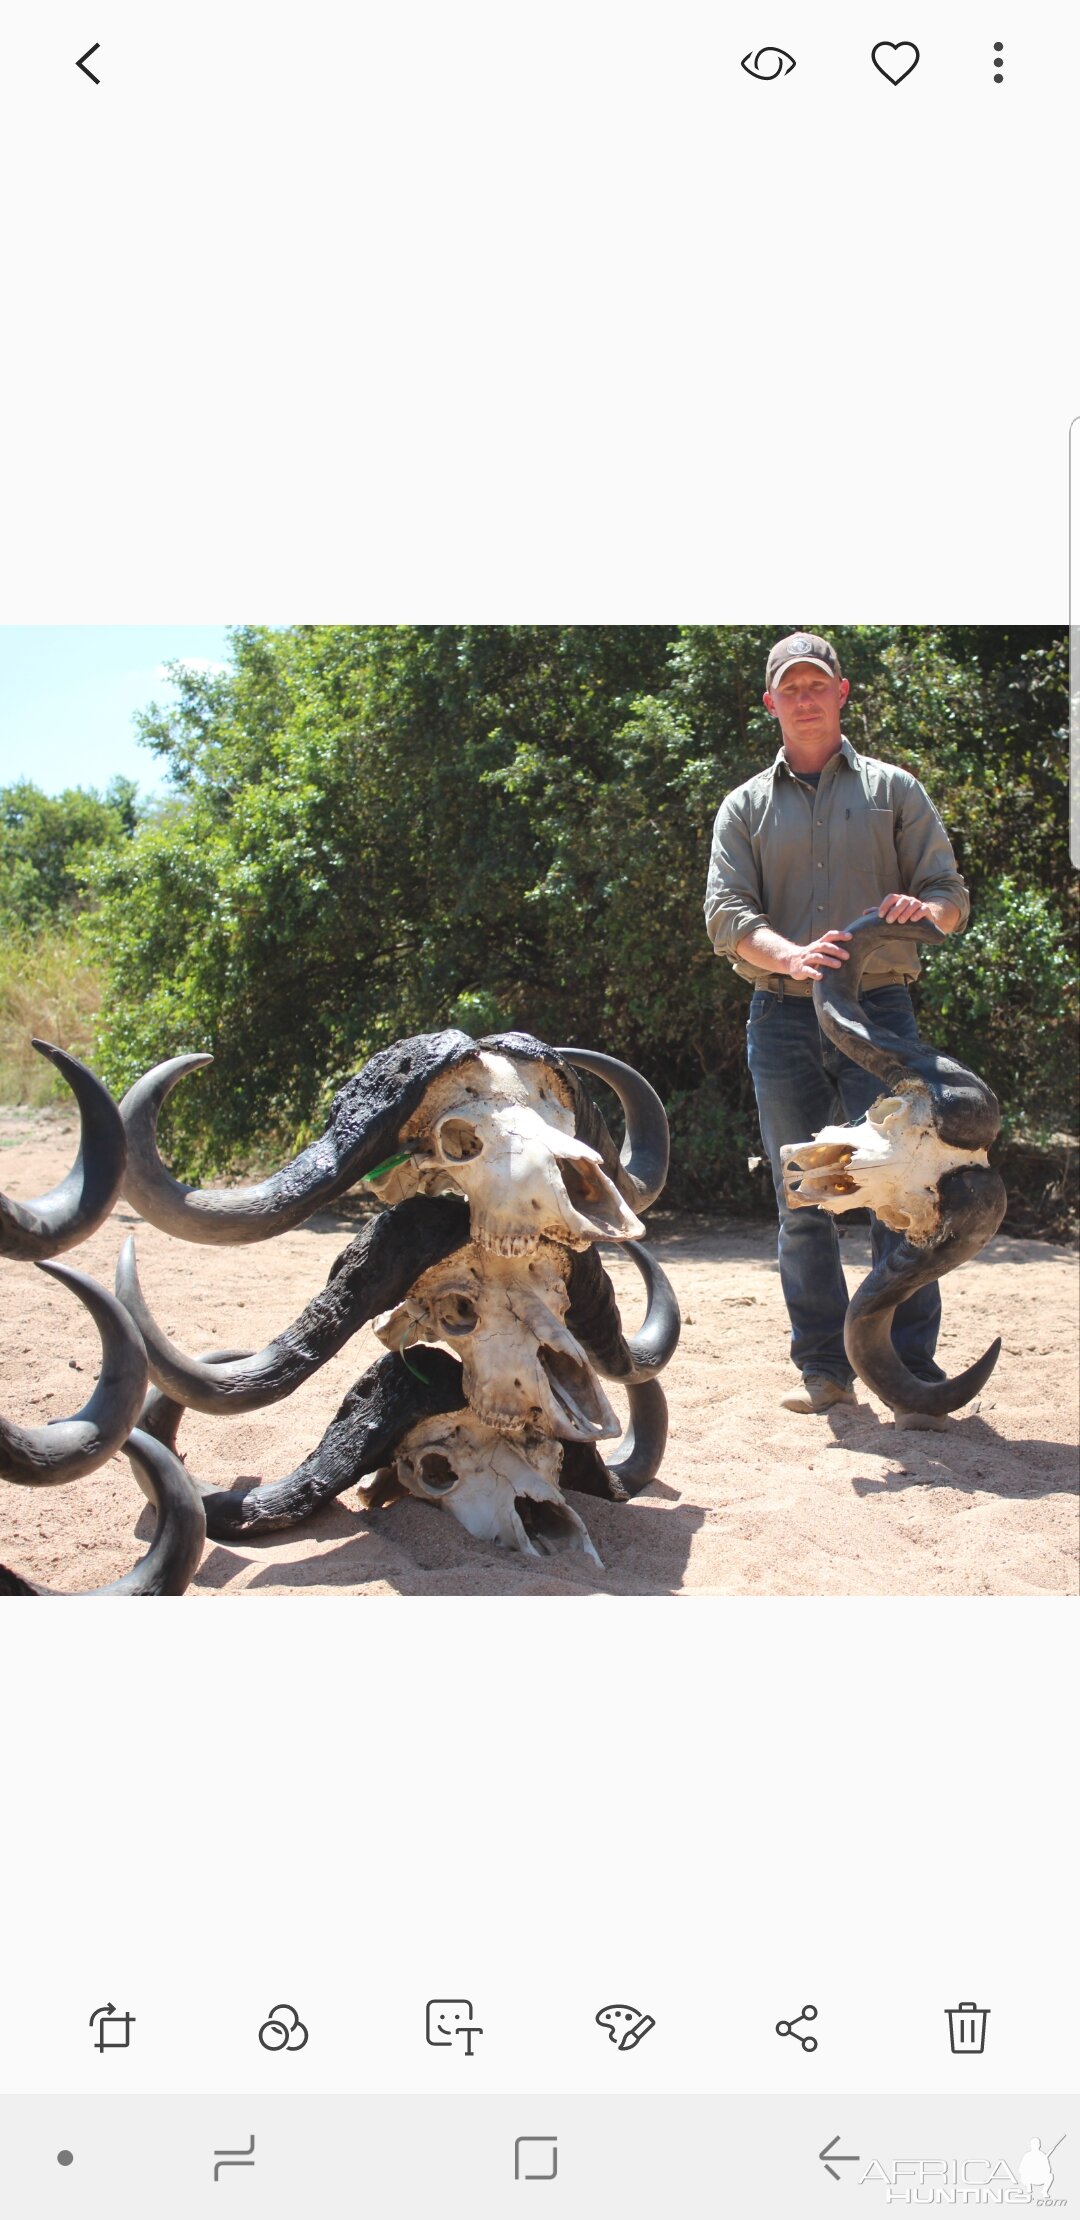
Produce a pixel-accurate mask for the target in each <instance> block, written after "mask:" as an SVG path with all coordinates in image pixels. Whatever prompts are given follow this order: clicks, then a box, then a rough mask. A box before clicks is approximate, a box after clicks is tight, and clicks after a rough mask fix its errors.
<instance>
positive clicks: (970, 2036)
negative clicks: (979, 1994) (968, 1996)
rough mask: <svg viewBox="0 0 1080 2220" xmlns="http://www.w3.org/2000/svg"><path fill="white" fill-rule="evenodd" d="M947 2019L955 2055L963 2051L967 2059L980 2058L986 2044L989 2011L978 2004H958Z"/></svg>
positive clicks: (947, 2013)
mask: <svg viewBox="0 0 1080 2220" xmlns="http://www.w3.org/2000/svg"><path fill="white" fill-rule="evenodd" d="M945 2017H946V2019H947V2020H948V2022H949V2047H950V2049H951V2050H952V2052H953V2055H954V2056H955V2055H956V2054H957V2053H958V2052H959V2051H963V2053H964V2056H965V2057H968V2056H971V2057H978V2056H979V2055H980V2053H981V2051H982V2048H983V2045H984V2043H985V2042H986V2022H987V2020H988V2019H989V2017H990V2014H989V2011H988V2010H987V2011H983V2010H982V2009H981V2007H980V2006H979V2005H977V2004H957V2005H954V2006H953V2008H952V2010H951V2011H947V2012H946V2014H945Z"/></svg>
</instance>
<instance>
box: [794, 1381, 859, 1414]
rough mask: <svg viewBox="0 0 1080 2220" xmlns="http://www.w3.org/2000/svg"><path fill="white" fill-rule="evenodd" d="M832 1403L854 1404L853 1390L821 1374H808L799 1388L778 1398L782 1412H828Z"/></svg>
mask: <svg viewBox="0 0 1080 2220" xmlns="http://www.w3.org/2000/svg"><path fill="white" fill-rule="evenodd" d="M834 1403H847V1404H854V1403H855V1390H854V1388H849V1387H842V1386H841V1384H840V1382H839V1380H830V1379H827V1378H826V1376H825V1374H824V1373H822V1372H808V1373H807V1374H806V1376H805V1378H804V1380H803V1383H802V1386H801V1387H797V1388H792V1390H791V1393H790V1395H782V1396H781V1397H780V1408H781V1410H782V1411H803V1412H810V1411H816V1412H821V1411H829V1410H831V1409H832V1407H833V1405H834ZM857 1407H858V1406H857V1405H856V1408H857Z"/></svg>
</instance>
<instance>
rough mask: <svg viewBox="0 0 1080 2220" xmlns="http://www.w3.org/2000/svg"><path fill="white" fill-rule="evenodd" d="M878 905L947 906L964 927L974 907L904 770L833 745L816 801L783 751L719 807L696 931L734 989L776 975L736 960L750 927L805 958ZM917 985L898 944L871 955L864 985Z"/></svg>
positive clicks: (923, 796)
mask: <svg viewBox="0 0 1080 2220" xmlns="http://www.w3.org/2000/svg"><path fill="white" fill-rule="evenodd" d="M886 894H915V895H917V896H918V897H919V899H920V901H923V902H939V901H941V902H955V904H956V907H957V909H958V910H959V912H960V924H961V926H963V925H966V923H967V919H968V912H969V909H970V907H971V905H970V902H969V900H968V891H967V888H966V886H965V885H964V881H963V879H962V878H961V876H960V873H959V871H958V870H957V868H956V858H955V856H954V855H953V852H952V848H951V846H950V844H949V836H948V833H947V832H946V830H945V827H944V825H943V824H942V822H941V819H940V817H939V816H938V813H937V811H936V809H935V808H934V805H933V803H932V801H931V800H930V797H929V795H928V794H927V792H926V789H925V787H922V786H920V784H919V781H918V779H916V778H913V777H912V775H911V773H910V771H901V770H899V769H898V768H897V766H896V765H895V764H893V763H879V762H878V761H877V759H876V758H875V757H874V756H872V755H857V754H856V752H855V749H854V748H853V747H852V746H851V743H850V741H848V740H842V741H841V743H840V748H839V752H838V753H837V754H836V755H832V756H830V757H829V760H828V762H827V763H826V764H825V766H824V768H823V770H822V773H821V778H820V780H819V782H818V786H817V788H816V790H815V789H814V787H812V786H808V785H807V784H806V782H805V780H803V779H800V778H799V777H798V775H797V774H796V773H795V772H794V771H793V770H792V768H791V765H790V764H789V762H788V760H787V757H786V755H785V754H784V750H783V748H780V749H779V750H778V752H777V755H776V758H775V761H774V762H772V763H771V764H770V765H769V768H768V770H766V771H759V772H758V773H757V776H756V777H755V778H752V779H747V781H746V783H745V785H744V786H737V787H736V788H735V791H734V793H733V794H729V795H728V796H727V798H726V800H725V801H723V802H722V803H721V805H720V809H719V812H718V814H717V819H716V823H715V825H714V827H713V841H712V856H711V858H710V862H709V884H708V890H707V892H706V896H705V923H706V925H707V927H708V932H709V938H710V940H711V941H712V944H713V947H714V949H715V950H716V953H717V955H718V956H727V957H728V959H729V961H730V962H731V964H732V965H733V966H734V969H735V970H736V971H737V972H738V974H739V977H740V978H741V979H749V980H751V981H752V982H753V984H754V985H755V986H761V985H764V984H765V983H766V981H768V980H770V979H771V978H772V977H773V976H774V975H773V974H772V973H771V972H769V971H768V969H767V968H766V967H765V966H759V965H757V964H750V963H747V962H746V961H745V960H744V958H743V957H741V956H738V955H736V953H735V951H736V946H737V944H738V942H739V941H740V940H742V939H743V938H744V936H745V935H746V934H747V933H749V932H752V931H753V928H754V926H755V925H768V926H771V927H772V930H773V932H774V933H782V934H783V935H784V938H785V939H786V940H790V941H794V942H795V943H796V945H797V946H799V947H805V946H806V944H807V942H808V941H811V940H816V939H817V938H818V936H819V934H821V933H826V932H829V931H830V930H832V929H833V928H836V927H840V926H844V925H850V924H851V922H852V920H853V919H854V918H856V917H861V915H862V913H863V911H864V910H869V909H876V908H877V905H878V903H879V902H880V901H882V900H883V899H884V897H885V895H886ZM918 974H919V960H918V957H917V955H916V953H915V950H914V947H913V946H912V944H911V943H910V942H907V943H906V944H905V945H904V946H903V948H901V949H899V950H897V951H896V952H895V953H893V952H891V951H890V952H889V953H886V952H885V951H884V950H882V951H881V952H879V953H878V954H876V955H873V956H871V957H870V958H869V959H868V961H867V965H866V971H865V974H864V977H865V978H866V980H867V982H868V983H872V984H873V985H875V986H879V987H880V986H891V985H895V984H901V983H906V982H907V981H908V980H911V979H915V978H917V977H918ZM797 984H798V982H796V985H797Z"/></svg>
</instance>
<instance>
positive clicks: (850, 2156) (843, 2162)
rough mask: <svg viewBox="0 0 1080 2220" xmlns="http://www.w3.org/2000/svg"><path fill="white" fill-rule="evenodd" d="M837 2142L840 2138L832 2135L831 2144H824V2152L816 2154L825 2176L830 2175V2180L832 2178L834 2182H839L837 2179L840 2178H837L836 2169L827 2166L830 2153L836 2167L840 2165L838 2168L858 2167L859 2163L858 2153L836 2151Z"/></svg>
mask: <svg viewBox="0 0 1080 2220" xmlns="http://www.w3.org/2000/svg"><path fill="white" fill-rule="evenodd" d="M839 2141H840V2137H839V2136H838V2135H834V2136H833V2139H832V2142H831V2143H826V2145H825V2148H824V2150H823V2151H819V2152H818V2157H819V2158H820V2159H821V2161H822V2163H823V2165H824V2168H825V2172H826V2173H827V2174H831V2175H832V2178H833V2180H834V2181H839V2179H840V2176H839V2174H838V2173H837V2171H836V2167H835V2166H830V2164H829V2157H830V2153H831V2155H832V2157H833V2158H835V2159H836V2161H837V2165H840V2166H849V2165H850V2166H857V2165H858V2163H859V2154H858V2151H838V2150H837V2148H836V2146H837V2144H838V2142H839Z"/></svg>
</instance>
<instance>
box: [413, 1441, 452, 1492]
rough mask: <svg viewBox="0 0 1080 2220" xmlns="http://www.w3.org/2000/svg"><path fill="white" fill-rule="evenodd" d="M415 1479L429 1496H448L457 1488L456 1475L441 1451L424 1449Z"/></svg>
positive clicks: (447, 1458)
mask: <svg viewBox="0 0 1080 2220" xmlns="http://www.w3.org/2000/svg"><path fill="white" fill-rule="evenodd" d="M416 1477H417V1479H418V1480H419V1482H420V1485H421V1487H422V1488H426V1489H427V1492H428V1494H429V1495H449V1493H450V1490H451V1488H455V1487H456V1486H457V1473H456V1472H455V1471H454V1468H453V1465H452V1464H451V1462H450V1459H449V1457H444V1456H443V1455H442V1452H441V1450H438V1449H426V1450H425V1451H424V1454H423V1456H422V1457H421V1459H420V1463H419V1465H418V1467H417V1474H416Z"/></svg>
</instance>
